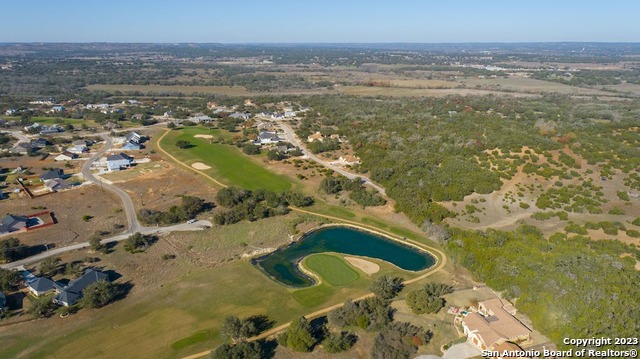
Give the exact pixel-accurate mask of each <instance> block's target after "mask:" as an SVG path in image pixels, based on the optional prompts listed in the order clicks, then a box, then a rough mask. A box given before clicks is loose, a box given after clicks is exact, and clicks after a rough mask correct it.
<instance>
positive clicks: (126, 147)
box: [122, 141, 142, 150]
mask: <svg viewBox="0 0 640 359" xmlns="http://www.w3.org/2000/svg"><path fill="white" fill-rule="evenodd" d="M122 149H123V150H139V149H142V145H140V143H138V142H133V141H127V142H126V143H125V144H124V146H122Z"/></svg>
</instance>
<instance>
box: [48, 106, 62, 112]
mask: <svg viewBox="0 0 640 359" xmlns="http://www.w3.org/2000/svg"><path fill="white" fill-rule="evenodd" d="M64 110H65V108H64V106H53V107H52V108H51V112H62V111H64Z"/></svg>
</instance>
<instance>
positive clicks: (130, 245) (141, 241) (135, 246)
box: [124, 232, 156, 253]
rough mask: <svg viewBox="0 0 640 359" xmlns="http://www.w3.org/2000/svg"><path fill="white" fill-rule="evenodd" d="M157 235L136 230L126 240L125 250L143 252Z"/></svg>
mask: <svg viewBox="0 0 640 359" xmlns="http://www.w3.org/2000/svg"><path fill="white" fill-rule="evenodd" d="M155 239H156V237H155V236H152V235H144V234H142V233H140V232H136V233H134V234H133V235H131V236H129V238H127V239H125V241H124V250H125V251H127V252H129V253H141V252H144V251H146V250H147V249H148V248H149V247H150V246H151V244H153V242H155Z"/></svg>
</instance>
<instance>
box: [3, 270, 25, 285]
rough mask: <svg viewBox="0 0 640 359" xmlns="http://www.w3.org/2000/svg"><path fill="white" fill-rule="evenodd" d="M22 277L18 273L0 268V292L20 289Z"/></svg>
mask: <svg viewBox="0 0 640 359" xmlns="http://www.w3.org/2000/svg"><path fill="white" fill-rule="evenodd" d="M21 280H22V277H20V274H19V273H18V272H17V271H14V270H11V269H4V268H0V290H3V291H10V290H13V289H15V288H17V287H18V285H19V284H20V281H21Z"/></svg>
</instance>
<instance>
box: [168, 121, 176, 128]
mask: <svg viewBox="0 0 640 359" xmlns="http://www.w3.org/2000/svg"><path fill="white" fill-rule="evenodd" d="M167 128H168V129H170V130H173V129H174V128H176V124H175V122H169V123H168V124H167Z"/></svg>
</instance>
